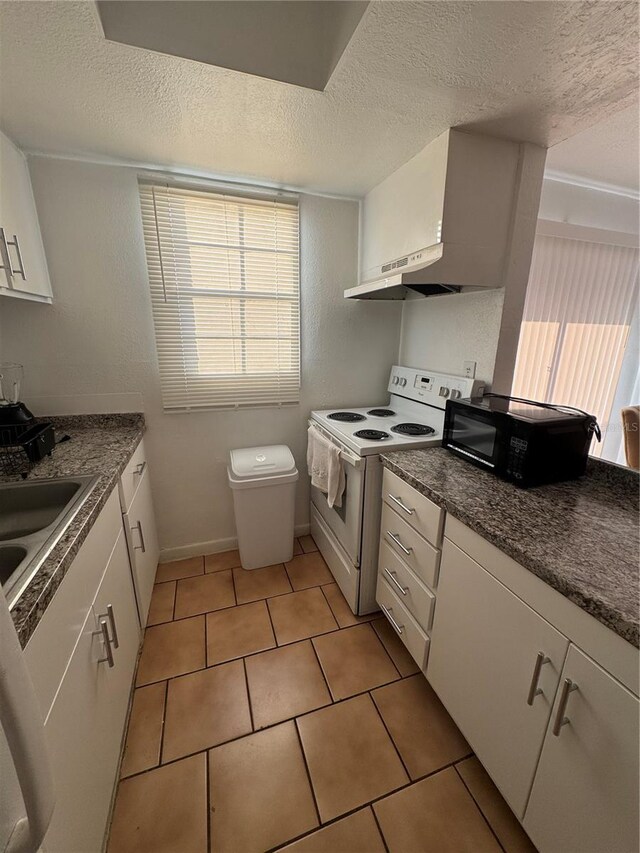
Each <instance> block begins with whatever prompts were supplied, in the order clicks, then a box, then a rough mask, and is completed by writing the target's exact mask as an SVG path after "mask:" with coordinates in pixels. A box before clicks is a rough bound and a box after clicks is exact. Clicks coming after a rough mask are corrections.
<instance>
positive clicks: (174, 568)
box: [156, 557, 204, 583]
mask: <svg viewBox="0 0 640 853" xmlns="http://www.w3.org/2000/svg"><path fill="white" fill-rule="evenodd" d="M202 574H204V557H187V559H186V560H174V562H173V563H160V564H159V566H158V571H157V572H156V583H164V582H165V581H176V580H179V579H180V578H190V577H192V576H193V575H202Z"/></svg>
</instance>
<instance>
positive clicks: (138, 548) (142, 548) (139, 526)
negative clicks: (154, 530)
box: [131, 521, 147, 554]
mask: <svg viewBox="0 0 640 853" xmlns="http://www.w3.org/2000/svg"><path fill="white" fill-rule="evenodd" d="M134 530H137V531H138V533H139V534H140V544H139V545H134V546H133V550H134V551H142V553H143V554H144V553H145V552H146V550H147V549H146V547H145V544H144V533H143V532H142V522H141V521H139V522H138V523H137V524H134V525H133V527H132V528H131V531H132V532H133V531H134Z"/></svg>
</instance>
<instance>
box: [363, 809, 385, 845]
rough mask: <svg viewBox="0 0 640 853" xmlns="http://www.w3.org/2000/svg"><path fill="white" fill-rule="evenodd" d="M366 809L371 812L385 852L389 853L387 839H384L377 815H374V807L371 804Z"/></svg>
mask: <svg viewBox="0 0 640 853" xmlns="http://www.w3.org/2000/svg"><path fill="white" fill-rule="evenodd" d="M367 808H369V809H370V810H371V814H372V815H373V819H374V821H375V823H376V826H377V828H378V832H379V833H380V838H381V839H382V843H383V844H384V849H385V850H386V853H389V845H388V844H387V839H386V838H385V837H384V832H383V831H382V827H381V826H380V821H379V820H378V815H377V814H376V810H375V809H374V807H373V805H372V804H371V803H369V805H368V806H367Z"/></svg>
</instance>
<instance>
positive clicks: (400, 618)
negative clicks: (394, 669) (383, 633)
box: [376, 577, 429, 672]
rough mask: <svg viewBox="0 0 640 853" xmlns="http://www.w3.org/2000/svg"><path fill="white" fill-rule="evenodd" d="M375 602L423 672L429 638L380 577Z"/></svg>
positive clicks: (425, 664)
mask: <svg viewBox="0 0 640 853" xmlns="http://www.w3.org/2000/svg"><path fill="white" fill-rule="evenodd" d="M376 600H377V602H378V604H379V605H380V607H381V608H382V612H383V613H384V615H385V616H386V617H387V619H388V620H389V622H390V623H391V626H392V628H393V629H394V631H395V632H396V634H397V635H398V637H399V638H400V640H401V641H402V642H403V643H404V645H405V646H406V647H407V651H408V652H409V654H410V655H411V657H412V658H413V659H414V661H415V662H416V663H417V664H418V666H419V667H420V669H421V670H422V671H423V672H424V671H425V669H426V666H427V657H428V654H429V637H427V635H426V634H425V633H424V631H423V630H422V628H421V627H420V626H419V625H418V623H417V622H416V620H415V619H414V618H413V616H412V615H411V614H410V613H409V611H408V610H407V608H406V607H405V606H404V604H402V602H401V601H400V599H399V598H398V596H397V595H396V594H395V593H394V592H393V591H392V589H391V587H390V586H389V585H388V584H387V582H386V581H384V580H382V578H381V577H378V586H377V589H376Z"/></svg>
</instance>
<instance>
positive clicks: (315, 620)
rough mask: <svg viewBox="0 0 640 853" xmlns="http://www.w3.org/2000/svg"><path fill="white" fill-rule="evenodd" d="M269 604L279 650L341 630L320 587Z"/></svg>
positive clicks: (285, 596) (272, 600) (277, 599)
mask: <svg viewBox="0 0 640 853" xmlns="http://www.w3.org/2000/svg"><path fill="white" fill-rule="evenodd" d="M267 604H268V605H269V612H270V613H271V619H272V621H273V627H274V630H275V632H276V640H277V641H278V645H279V646H282V645H284V644H285V643H295V642H296V641H297V640H306V639H307V637H313V636H314V635H316V634H324V633H326V632H327V631H334V630H336V629H337V627H338V625H337V623H336V620H335V619H334V618H333V616H332V615H331V610H330V608H329V605H328V604H327V601H326V599H325V597H324V595H323V594H322V590H321V589H320V588H319V587H313V588H312V589H303V590H301V591H300V592H293V593H291V595H281V596H279V597H278V598H270V599H269V601H268V602H267Z"/></svg>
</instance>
